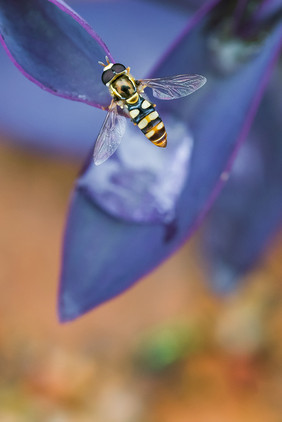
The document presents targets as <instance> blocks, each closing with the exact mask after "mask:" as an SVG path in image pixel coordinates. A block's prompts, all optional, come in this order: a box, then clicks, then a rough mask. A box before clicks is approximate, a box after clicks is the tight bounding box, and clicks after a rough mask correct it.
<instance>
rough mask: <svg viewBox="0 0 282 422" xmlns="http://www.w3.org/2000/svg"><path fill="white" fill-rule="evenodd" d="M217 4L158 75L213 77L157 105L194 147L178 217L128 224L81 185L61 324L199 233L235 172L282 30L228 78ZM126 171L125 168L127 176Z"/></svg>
mask: <svg viewBox="0 0 282 422" xmlns="http://www.w3.org/2000/svg"><path fill="white" fill-rule="evenodd" d="M216 3H217V2H216V1H212V2H210V3H209V4H208V5H206V6H204V8H203V9H201V10H200V12H199V13H197V14H196V15H195V17H194V19H192V20H191V21H190V22H189V24H188V26H187V30H186V31H185V33H184V34H183V35H182V37H181V38H180V39H179V40H178V41H177V42H176V43H175V45H174V46H173V48H171V49H170V51H169V53H168V54H167V55H166V57H165V58H164V59H163V60H162V61H161V63H160V65H159V66H158V67H157V68H156V69H155V72H154V75H152V76H166V75H169V74H171V73H173V74H175V73H179V74H181V73H198V74H203V75H204V76H207V79H208V83H207V84H206V86H205V87H203V88H202V89H201V90H200V91H199V92H197V93H196V94H193V95H192V96H190V97H188V98H187V99H184V100H180V101H178V102H166V105H163V106H161V105H160V102H159V103H158V106H159V108H160V110H161V111H162V110H163V112H164V113H168V112H169V111H171V113H175V112H176V110H177V114H178V119H179V118H180V119H182V121H183V123H185V122H186V124H187V125H188V127H190V129H191V132H192V136H193V139H194V142H195V144H194V151H193V154H192V159H191V170H190V174H189V177H188V178H187V180H186V183H185V184H184V187H183V190H182V192H181V195H180V196H179V199H178V200H177V201H176V204H175V210H176V215H175V219H174V220H173V221H171V222H170V223H169V224H150V225H137V224H130V223H126V222H124V221H122V220H121V219H117V218H113V217H111V216H110V215H109V214H108V213H106V212H104V211H101V209H99V208H98V207H97V206H96V202H97V198H96V194H94V195H93V190H91V189H89V190H87V189H85V186H84V187H83V189H81V188H80V187H79V185H78V187H77V189H76V191H75V193H74V195H73V200H72V204H71V210H70V214H69V219H68V224H67V228H66V238H65V245H64V253H63V268H62V278H61V280H62V281H61V289H60V298H59V313H60V318H61V320H64V321H66V320H70V319H73V318H75V317H77V316H79V315H80V314H82V313H84V312H86V311H88V310H90V309H91V308H93V307H94V306H96V305H98V304H100V303H102V302H104V301H106V300H108V299H110V298H112V297H114V296H115V295H117V294H119V293H121V292H122V291H124V290H125V289H126V288H128V287H129V286H131V285H132V284H133V283H134V282H136V281H137V280H138V279H139V278H141V277H143V276H144V275H145V274H146V273H148V272H149V271H151V270H152V269H153V268H154V267H156V266H157V265H158V264H159V263H160V262H161V261H162V260H163V259H165V258H166V257H167V256H168V255H169V254H171V253H172V252H173V251H175V249H176V248H178V247H179V246H180V245H181V244H182V243H183V242H184V240H185V239H186V238H187V237H188V236H189V235H190V234H191V233H192V231H193V230H194V229H195V227H196V226H197V224H198V223H199V220H200V219H201V218H202V217H203V215H204V214H205V212H206V211H207V209H208V208H209V206H210V205H211V203H212V201H213V199H214V198H215V194H216V193H217V191H218V190H219V188H220V186H221V184H222V183H223V180H224V179H225V176H226V172H227V171H229V168H230V165H231V162H232V159H234V157H235V151H236V149H237V148H238V146H239V144H240V143H241V142H242V141H243V139H244V138H245V136H246V134H247V132H248V130H249V128H250V125H251V122H252V119H253V117H254V114H255V111H256V109H257V107H258V105H259V102H260V99H261V97H262V93H263V91H264V88H265V85H266V82H267V80H268V78H269V74H270V71H271V70H272V68H273V66H274V63H275V60H276V59H277V56H278V52H279V51H280V48H281V38H282V27H281V25H280V26H278V27H276V28H275V29H274V30H273V31H272V32H271V33H270V34H269V36H268V37H267V38H266V40H265V42H263V43H262V45H261V46H260V49H259V51H258V52H256V54H252V55H250V57H249V58H248V60H244V61H243V62H242V63H240V64H239V65H238V66H236V67H235V68H234V71H233V72H230V73H228V74H225V76H222V75H221V74H220V73H219V70H218V68H216V67H215V66H214V61H213V60H212V59H213V56H214V51H213V50H211V49H210V40H211V37H212V33H211V32H210V30H209V27H208V26H207V24H208V20H207V16H206V15H207V13H208V12H209V10H210V9H211V8H212V7H213V6H214V5H215V4H216ZM168 141H169V142H173V139H171V140H169V139H168ZM124 142H130V140H129V139H128V140H127V139H125V141H124ZM144 160H146V157H144ZM126 171H128V169H127V168H125V169H124V168H122V166H120V174H121V177H122V174H123V172H126ZM221 176H222V177H221ZM164 177H165V175H164ZM91 183H95V181H94V180H91Z"/></svg>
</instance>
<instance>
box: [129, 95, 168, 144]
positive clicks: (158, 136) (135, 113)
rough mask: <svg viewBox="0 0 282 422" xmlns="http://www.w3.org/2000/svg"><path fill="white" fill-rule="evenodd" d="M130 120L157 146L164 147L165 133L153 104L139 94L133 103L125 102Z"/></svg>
mask: <svg viewBox="0 0 282 422" xmlns="http://www.w3.org/2000/svg"><path fill="white" fill-rule="evenodd" d="M126 105H127V108H128V111H129V114H130V117H131V120H132V121H133V123H134V124H136V125H137V126H138V127H139V129H141V131H142V132H143V133H144V135H145V136H146V137H147V138H148V139H149V141H151V142H153V144H155V145H157V146H158V147H162V148H164V147H166V144H167V134H166V130H165V127H164V124H163V121H162V119H161V118H160V116H159V114H158V112H157V111H156V109H155V107H154V105H153V104H152V103H150V102H149V101H148V100H145V99H144V98H143V97H142V96H141V95H139V98H138V101H136V102H135V103H134V104H129V103H128V102H126Z"/></svg>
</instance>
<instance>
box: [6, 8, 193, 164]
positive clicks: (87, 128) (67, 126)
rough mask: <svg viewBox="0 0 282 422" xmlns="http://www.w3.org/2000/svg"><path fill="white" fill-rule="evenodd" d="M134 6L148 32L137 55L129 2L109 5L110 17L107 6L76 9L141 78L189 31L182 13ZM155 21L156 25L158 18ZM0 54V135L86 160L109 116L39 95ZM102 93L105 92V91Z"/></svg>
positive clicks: (120, 58) (43, 93) (59, 99)
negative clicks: (139, 9) (183, 30)
mask: <svg viewBox="0 0 282 422" xmlns="http://www.w3.org/2000/svg"><path fill="white" fill-rule="evenodd" d="M135 4H136V7H142V11H143V13H144V14H145V15H146V29H147V30H146V31H145V32H144V33H143V35H142V46H141V47H142V48H141V47H140V49H139V51H138V54H136V38H135V37H128V33H133V32H134V31H135V25H136V9H135V8H133V7H131V6H132V2H131V0H119V1H118V2H111V4H110V7H111V13H110V14H109V4H108V3H107V2H104V1H103V0H102V1H95V3H94V4H93V3H92V4H90V3H85V2H82V4H80V3H77V2H73V7H74V6H75V7H76V9H78V11H79V13H80V14H81V16H83V17H87V20H88V22H89V23H91V24H92V25H93V26H94V27H95V29H96V30H97V32H98V33H99V34H102V35H103V37H106V41H107V43H109V45H111V49H112V51H116V52H118V60H119V61H121V62H123V61H124V62H125V63H127V64H129V65H130V66H132V69H134V70H135V71H136V72H138V75H139V76H140V77H143V76H145V75H146V73H148V71H149V69H150V68H151V67H152V65H153V64H154V63H155V61H156V58H158V57H160V55H161V54H162V53H163V52H164V51H165V48H166V45H167V44H168V43H171V41H172V40H173V39H174V38H175V36H176V35H177V34H178V33H179V28H182V27H184V26H185V23H186V17H185V14H184V13H180V12H177V11H176V10H173V9H167V8H166V7H161V6H160V5H156V4H154V3H151V2H148V3H144V1H143V0H142V1H139V0H135ZM125 13H126V15H127V18H128V22H127V25H126V26H121V25H120V24H119V22H120V21H121V20H122V19H123V17H124V14H125ZM156 15H157V16H158V19H156V18H155V17H156ZM105 22H106V24H105ZM163 22H167V23H169V25H170V31H167V29H166V28H165V26H164V25H163ZM152 31H154V37H153V38H152V35H151V33H152ZM117 33H118V34H119V37H117ZM122 39H124V40H126V46H127V48H126V49H124V48H122V45H123V43H122V42H121V40H122ZM148 43H150V45H151V47H152V48H151V49H150V50H149V51H148V49H147V48H143V46H145V45H147V44H148ZM0 50H1V51H0V61H1V69H0V76H1V78H0V91H1V102H0V130H1V133H2V134H3V133H4V134H5V135H6V136H8V137H9V138H10V139H9V142H14V143H15V144H20V145H23V146H27V147H30V148H37V149H41V150H42V149H43V151H46V152H48V153H55V154H60V155H62V154H64V155H66V154H68V155H71V156H74V157H85V155H86V154H87V153H88V151H89V149H90V148H93V145H94V141H95V138H96V136H97V133H98V132H99V130H100V128H101V125H102V122H103V119H104V117H105V113H104V112H103V111H101V110H99V109H96V108H93V107H87V106H85V105H84V104H82V103H80V102H76V101H66V100H65V99H64V98H60V97H58V96H54V95H49V92H46V91H43V90H42V89H38V86H36V85H34V84H32V83H30V81H28V80H27V79H26V78H25V77H23V75H22V74H21V73H20V72H18V69H16V67H15V66H13V65H12V63H11V61H10V60H9V58H8V56H7V54H6V53H5V52H4V50H3V49H0ZM99 69H100V75H99V80H98V83H99V84H100V83H101V73H102V67H101V66H99ZM104 89H105V91H107V89H106V88H105V87H104ZM11 138H12V139H11Z"/></svg>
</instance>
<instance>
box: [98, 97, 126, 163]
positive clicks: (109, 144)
mask: <svg viewBox="0 0 282 422" xmlns="http://www.w3.org/2000/svg"><path fill="white" fill-rule="evenodd" d="M125 125H126V118H125V117H124V116H121V115H119V114H118V111H117V106H116V104H115V103H114V102H112V104H111V106H110V109H109V111H108V114H107V116H106V118H105V121H104V123H103V126H102V128H101V130H100V132H99V135H98V138H97V140H96V143H95V147H94V154H93V158H94V163H95V164H96V166H99V165H100V164H102V163H103V162H104V161H106V160H107V159H108V158H109V157H110V156H111V155H113V153H114V152H115V151H116V149H117V147H118V146H119V144H120V142H121V139H122V137H123V135H124V132H125Z"/></svg>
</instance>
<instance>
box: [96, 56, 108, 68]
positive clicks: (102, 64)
mask: <svg viewBox="0 0 282 422" xmlns="http://www.w3.org/2000/svg"><path fill="white" fill-rule="evenodd" d="M105 59H106V62H107V64H105V63H103V62H100V61H98V63H99V64H100V65H101V66H104V67H106V66H107V65H108V64H110V60H109V57H108V56H105Z"/></svg>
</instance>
